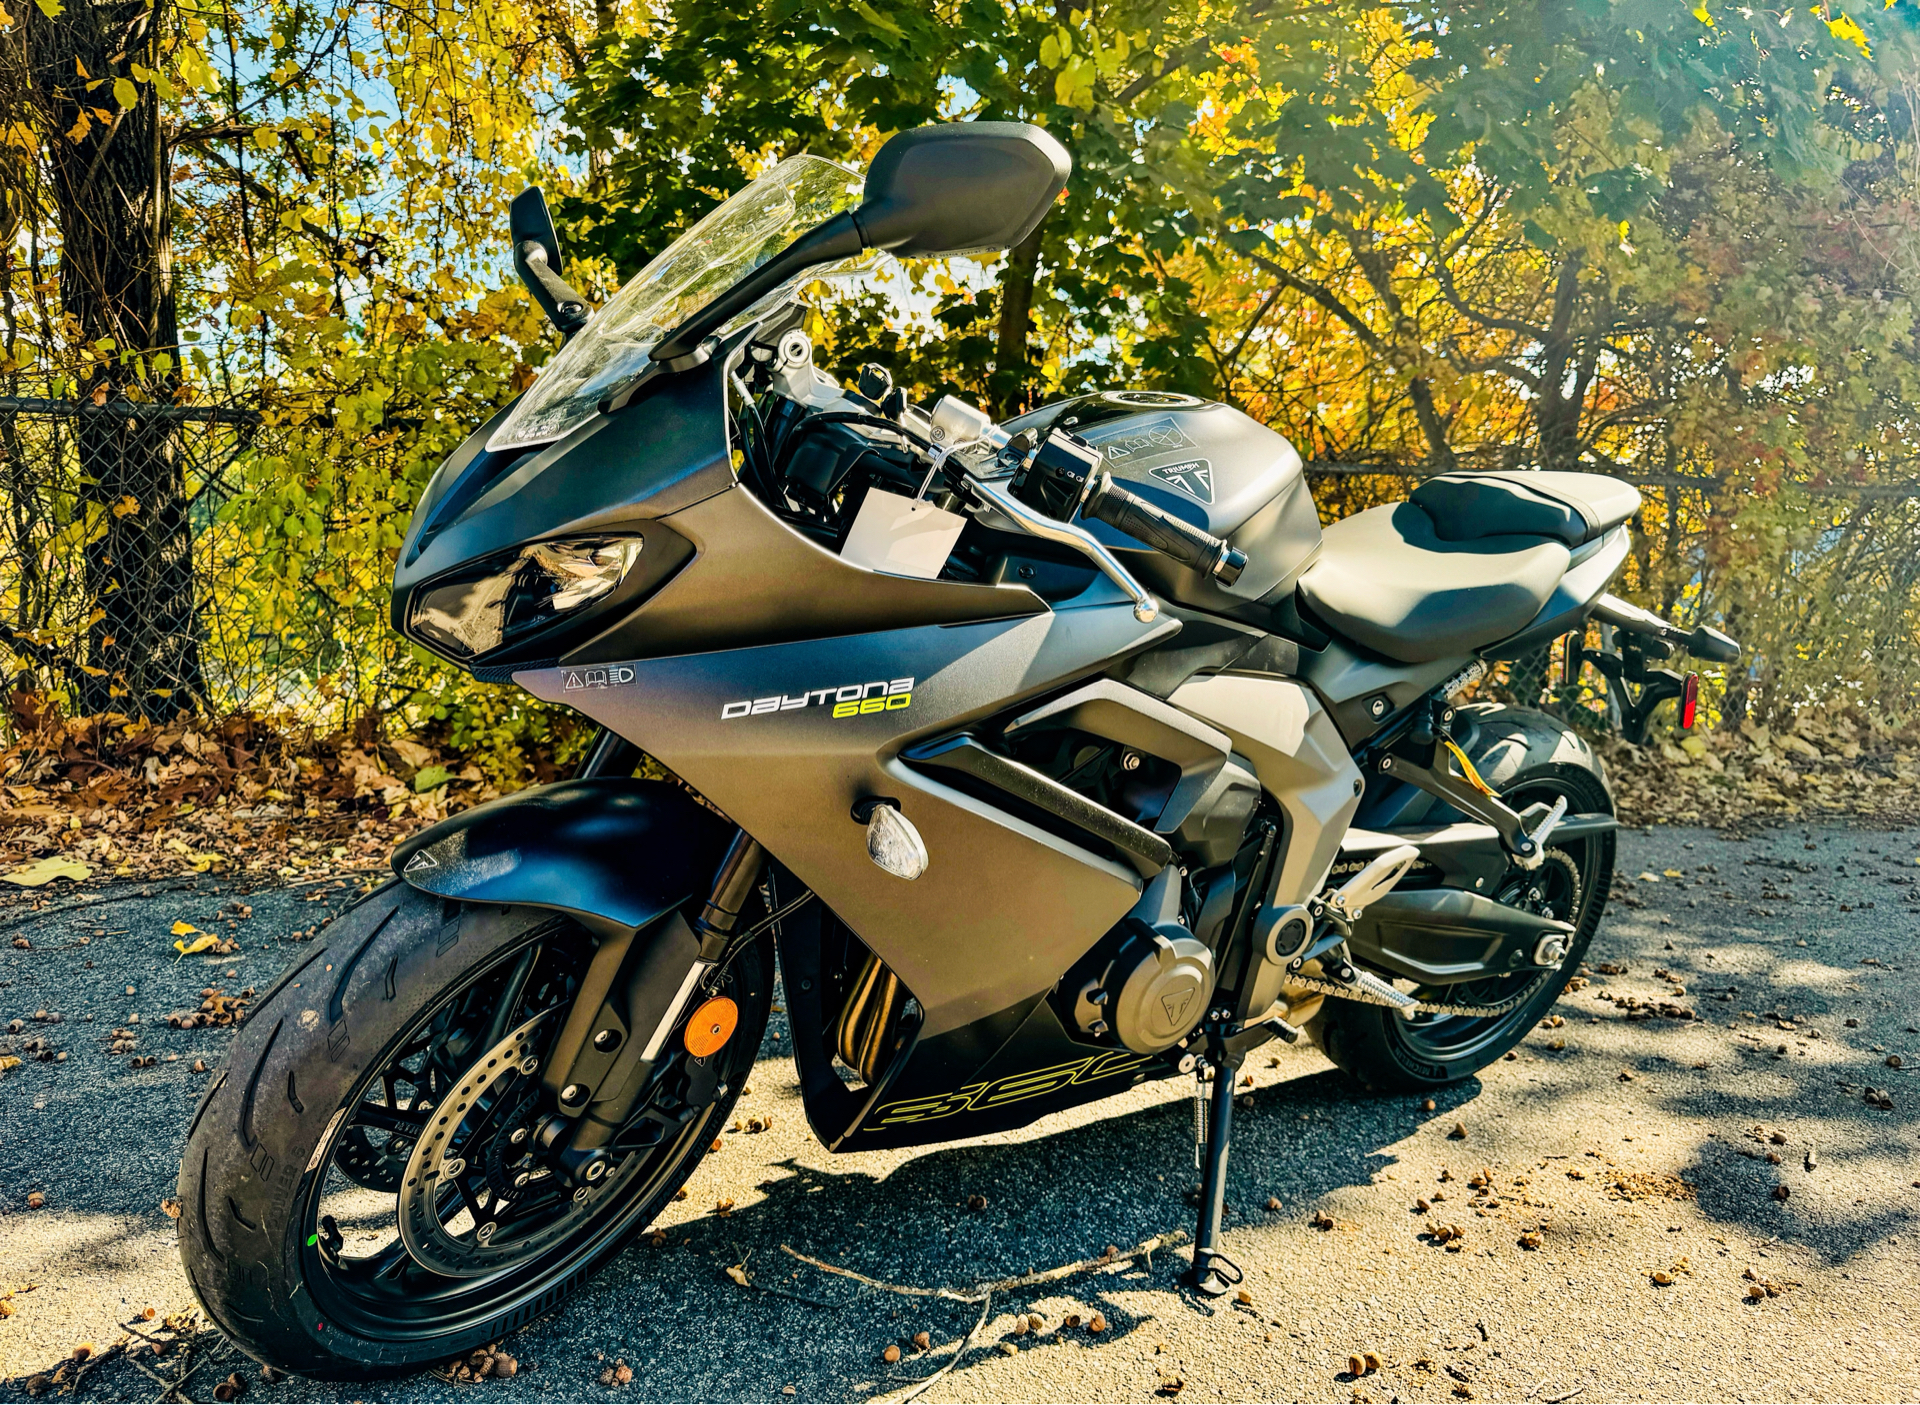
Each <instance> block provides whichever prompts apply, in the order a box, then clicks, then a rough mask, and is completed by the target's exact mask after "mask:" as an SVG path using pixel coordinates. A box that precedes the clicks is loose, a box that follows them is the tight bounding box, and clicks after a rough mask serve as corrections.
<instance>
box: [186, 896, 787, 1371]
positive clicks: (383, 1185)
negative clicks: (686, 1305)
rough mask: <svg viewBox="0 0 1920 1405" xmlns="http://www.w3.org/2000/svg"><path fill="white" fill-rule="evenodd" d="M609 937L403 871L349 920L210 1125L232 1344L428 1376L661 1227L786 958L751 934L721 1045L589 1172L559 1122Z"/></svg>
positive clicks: (205, 1121) (190, 1180)
mask: <svg viewBox="0 0 1920 1405" xmlns="http://www.w3.org/2000/svg"><path fill="white" fill-rule="evenodd" d="M641 940H645V935H644V934H643V935H642V937H641ZM593 952H594V940H593V937H592V936H591V935H590V934H589V933H588V932H587V931H586V929H585V928H583V927H581V926H580V925H579V924H577V923H575V922H573V921H571V920H569V919H566V918H564V917H559V916H556V915H555V914H553V913H549V912H543V911H538V910H534V909H529V908H517V907H500V906H491V907H475V906H467V905H462V904H457V903H450V902H446V901H443V900H442V899H439V898H434V897H430V896H428V895H426V894H423V893H419V892H417V891H415V890H414V889H412V888H409V887H406V886H404V885H402V884H398V883H395V884H390V885H388V886H387V887H386V888H384V889H381V890H380V891H379V892H377V893H375V894H374V895H373V896H371V897H370V898H368V899H367V900H366V901H364V902H362V903H361V904H359V905H358V906H357V907H355V908H354V909H352V910H351V911H350V912H348V913H346V914H345V915H343V916H342V917H341V918H340V920H339V921H337V922H335V923H334V924H333V925H332V926H331V927H330V928H328V930H327V933H326V938H325V940H324V942H316V943H315V950H314V951H312V952H311V953H310V954H308V955H306V956H305V957H304V958H302V959H301V960H300V961H299V962H298V963H297V964H296V966H295V967H294V968H293V969H292V970H291V971H290V972H289V973H288V974H287V976H286V977H284V978H283V979H282V981H281V983H280V985H279V986H277V987H276V988H275V989H274V990H273V991H272V992H270V993H269V995H268V996H267V998H266V999H264V1000H262V1001H261V1002H260V1003H259V1004H258V1005H257V1006H256V1008H255V1009H254V1010H253V1011H252V1012H251V1013H250V1015H249V1018H248V1020H247V1023H246V1025H245V1027H244V1028H243V1029H242V1030H241V1032H240V1035H239V1038H238V1039H237V1040H236V1041H235V1044H234V1049H233V1053H232V1055H231V1057H230V1059H229V1061H228V1063H227V1065H226V1067H225V1068H223V1069H222V1070H221V1072H220V1073H219V1074H218V1075H217V1076H216V1078H215V1081H214V1084H213V1086H212V1087H211V1088H209V1090H208V1092H207V1095H206V1096H205V1098H203V1099H202V1101H201V1105H200V1109H199V1111H198V1112H197V1113H196V1114H195V1117H194V1122H193V1126H192V1127H191V1129H190V1130H189V1132H188V1138H187V1149H186V1155H185V1159H184V1161H183V1164H182V1166H181V1171H180V1199H181V1202H182V1214H181V1217H180V1246H181V1255H182V1258H183V1260H184V1261H185V1264H186V1269H187V1275H188V1278H189V1280H190V1281H191V1283H192V1284H193V1287H194V1291H195V1293H196V1294H197V1295H198V1296H199V1298H200V1301H201V1303H202V1304H203V1305H204V1306H205V1307H206V1309H207V1312H208V1313H209V1315H210V1316H211V1317H212V1318H213V1319H214V1321H215V1322H217V1323H218V1324H219V1325H220V1327H221V1328H222V1330H224V1331H225V1332H226V1333H227V1335H228V1336H230V1337H232V1338H233V1339H234V1340H235V1341H237V1342H238V1343H239V1344H240V1345H241V1346H242V1347H243V1348H244V1349H245V1350H247V1351H248V1352H250V1353H251V1354H253V1355H254V1356H256V1357H258V1358H259V1359H261V1360H263V1361H267V1362H270V1363H272V1364H274V1365H276V1366H279V1367H282V1368H285V1369H287V1370H291V1371H296V1372H299V1373H300V1374H302V1375H306V1376H312V1377H316V1378H320V1379H327V1380H352V1379H365V1378H366V1377H368V1376H377V1375H392V1374H398V1373H400V1372H404V1371H408V1370H414V1369H418V1368H419V1367H421V1366H423V1365H427V1364H430V1363H433V1362H437V1361H445V1360H448V1359H450V1358H452V1357H456V1356H459V1355H462V1354H464V1353H465V1352H467V1351H470V1350H471V1349H473V1348H474V1347H476V1346H479V1345H483V1344H485V1343H488V1342H491V1341H495V1340H498V1339H499V1338H500V1337H502V1336H504V1335H506V1334H507V1333H508V1332H511V1331H513V1330H515V1329H516V1328H518V1327H520V1326H522V1325H524V1324H525V1323H526V1322H528V1321H530V1320H532V1319H533V1318H534V1317H535V1316H536V1315H538V1314H541V1313H544V1312H547V1311H549V1310H551V1308H552V1307H553V1306H554V1304H555V1303H556V1302H557V1301H558V1300H559V1299H560V1298H561V1297H563V1296H564V1295H565V1294H567V1293H568V1292H570V1291H572V1290H573V1289H574V1288H576V1287H578V1286H579V1285H580V1284H581V1283H582V1282H584V1281H585V1280H586V1278H587V1277H588V1276H589V1275H591V1274H592V1273H593V1272H594V1271H595V1270H596V1269H597V1268H599V1267H600V1266H601V1265H602V1264H604V1263H605V1262H606V1261H607V1260H608V1259H609V1258H611V1257H612V1256H613V1255H614V1254H616V1253H617V1252H619V1250H620V1249H621V1248H622V1247H623V1246H624V1245H625V1244H626V1243H627V1242H628V1241H629V1240H630V1239H632V1237H633V1236H634V1235H636V1234H637V1233H639V1232H640V1231H641V1230H642V1229H644V1228H645V1227H646V1226H647V1224H648V1223H649V1222H651V1220H652V1219H653V1218H654V1216H656V1215H657V1214H658V1213H659V1212H660V1210H661V1209H662V1207H664V1206H665V1205H666V1204H667V1202H668V1201H669V1200H670V1199H671V1198H672V1196H673V1194H674V1192H675V1191H677V1190H678V1189H679V1187H680V1185H681V1184H682V1183H683V1182H684V1181H685V1180H686V1179H687V1177H688V1176H689V1175H690V1174H691V1173H692V1171H693V1168H694V1167H695V1166H696V1165H697V1164H698V1163H699V1161H700V1158H701V1156H702V1155H703V1154H704V1153H705V1151H706V1149H707V1147H708V1146H710V1145H711V1143H712V1141H713V1138H714V1136H715V1134H716V1132H717V1129H718V1128H719V1127H720V1126H721V1125H723V1124H724V1122H725V1119H726V1116H727V1114H728V1111H729V1110H730V1109H731V1107H732V1106H733V1103H734V1101H735V1099H736V1098H737V1097H738V1095H739V1088H740V1086H741V1084H742V1082H743V1081H744V1080H745V1077H746V1075H747V1074H748V1073H749V1072H750V1071H751V1069H752V1065H753V1060H754V1056H755V1054H756V1052H757V1050H758V1048H759V1043H760V1039H761V1035H762V1033H763V1031H764V1030H765V1027H766V1019H767V1013H768V1009H769V1005H770V1002H771V995H772V978H773V968H772V951H771V947H770V944H769V943H767V942H766V941H765V940H764V939H763V940H762V941H760V942H758V943H756V944H754V945H753V946H750V947H749V948H748V949H747V950H746V951H744V952H743V953H741V954H740V955H739V956H738V957H737V958H736V959H735V960H734V961H733V962H732V964H731V965H730V966H729V967H728V968H727V971H726V972H725V974H724V976H722V977H721V979H720V981H719V983H718V984H717V985H716V986H715V988H714V990H713V991H712V993H713V994H715V995H724V996H726V997H728V998H730V999H732V1000H733V1001H734V1002H735V1005H736V1007H737V1008H738V1012H739V1014H738V1024H737V1026H736V1027H735V1029H734V1031H733V1033H732V1036H731V1038H729V1039H728V1040H727V1042H726V1043H725V1045H724V1046H723V1047H722V1048H721V1049H720V1050H719V1051H718V1052H717V1053H714V1054H712V1055H711V1056H710V1057H708V1058H705V1059H695V1058H694V1057H693V1056H692V1055H691V1054H690V1053H689V1052H688V1050H687V1048H686V1043H685V1041H684V1040H682V1039H681V1038H680V1037H679V1032H678V1031H675V1035H674V1037H673V1038H671V1039H669V1041H668V1043H667V1045H666V1049H667V1051H668V1052H667V1053H664V1054H663V1055H662V1056H661V1058H660V1059H659V1060H658V1063H657V1065H656V1067H655V1069H654V1070H653V1073H652V1075H651V1078H650V1081H649V1083H648V1084H647V1091H646V1092H645V1093H643V1095H642V1096H641V1098H640V1100H639V1102H638V1103H636V1104H635V1108H634V1113H633V1115H632V1116H631V1117H630V1118H629V1119H628V1121H627V1124H626V1126H625V1127H624V1128H623V1129H622V1131H621V1133H620V1135H619V1136H618V1137H616V1138H615V1141H614V1143H613V1148H612V1151H613V1156H612V1159H611V1161H610V1162H609V1163H602V1164H601V1165H600V1166H598V1167H597V1168H596V1170H595V1172H594V1173H593V1179H592V1180H591V1182H590V1183H588V1182H586V1181H585V1180H584V1178H576V1177H570V1176H569V1175H568V1174H567V1172H566V1168H564V1167H563V1166H560V1165H558V1164H549V1162H548V1161H547V1160H545V1159H543V1157H542V1155H541V1154H540V1152H539V1140H540V1138H539V1135H538V1133H539V1131H540V1129H541V1127H542V1124H543V1120H544V1119H548V1118H551V1117H553V1116H554V1115H555V1114H556V1112H557V1108H556V1107H555V1106H554V1105H553V1097H552V1094H551V1093H550V1092H549V1091H547V1090H546V1088H545V1086H544V1083H543V1078H542V1074H543V1073H544V1072H545V1066H546V1062H547V1054H548V1052H549V1050H551V1048H552V1047H553V1044H554V1041H555V1040H556V1039H557V1038H558V1036H559V1034H560V1031H561V1027H562V1025H564V1024H565V1022H566V1019H567V1012H568V1010H569V1008H570V1007H571V1005H572V1001H573V996H574V993H575V992H576V991H577V990H578V989H579V985H580V982H581V979H582V977H583V976H584V974H585V972H586V969H587V965H588V962H589V961H590V960H591V958H592V955H593Z"/></svg>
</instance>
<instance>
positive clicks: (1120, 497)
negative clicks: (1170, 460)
mask: <svg viewBox="0 0 1920 1405" xmlns="http://www.w3.org/2000/svg"><path fill="white" fill-rule="evenodd" d="M1006 452H1007V454H1008V456H1010V457H1011V458H1012V459H1013V460H1014V462H1015V465H1016V468H1015V473H1014V480H1013V492H1014V495H1015V496H1016V497H1019V498H1021V499H1023V500H1024V501H1026V502H1027V503H1028V504H1030V505H1031V506H1033V507H1037V508H1039V509H1040V510H1041V511H1043V512H1045V513H1047V514H1048V515H1050V516H1052V517H1056V518H1058V519H1060V520H1061V521H1062V522H1067V521H1071V520H1072V519H1073V516H1074V514H1075V513H1076V512H1077V513H1079V514H1080V515H1082V516H1084V517H1092V518H1096V519H1097V520H1099V521H1101V522H1105V523H1106V524H1107V525H1109V526H1111V527H1116V528H1118V529H1119V530H1120V531H1122V532H1125V533H1126V534H1127V535H1128V536H1130V537H1132V538H1134V539H1135V540H1136V541H1140V542H1144V543H1146V545H1148V546H1150V547H1152V548H1153V549H1154V550H1155V551H1158V552H1161V553H1163V554H1165V555H1167V556H1170V557H1172V558H1173V559H1174V560H1175V561H1178V562H1179V563H1180V564H1181V565H1183V566H1186V567H1188V568H1189V569H1191V570H1195V571H1199V572H1201V573H1202V574H1204V575H1208V576H1211V577H1213V578H1214V579H1215V580H1217V581H1219V582H1220V583H1221V584H1222V585H1232V584H1233V583H1234V582H1235V581H1237V580H1238V579H1240V573H1241V572H1242V571H1243V570H1245V569H1246V565H1247V558H1246V554H1245V553H1244V552H1241V551H1238V550H1236V549H1234V548H1233V547H1232V546H1230V545H1228V544H1227V543H1226V542H1225V541H1222V540H1221V539H1220V538H1219V537H1216V536H1214V535H1213V534H1212V533H1211V532H1208V531H1205V530H1203V529H1202V528H1199V527H1196V526H1194V525H1193V524H1192V523H1190V522H1187V521H1185V520H1183V519H1181V518H1179V517H1176V516H1174V514H1173V513H1171V512H1168V511H1167V510H1166V509H1165V508H1162V507H1158V506H1156V505H1155V504H1153V503H1151V502H1149V501H1147V499H1145V498H1143V497H1141V496H1140V495H1139V494H1137V493H1134V492H1131V491H1129V490H1128V489H1126V488H1123V487H1121V486H1120V485H1119V484H1118V483H1116V482H1115V481H1114V479H1113V475H1112V474H1110V473H1108V472H1107V470H1106V466H1105V459H1104V457H1103V456H1102V455H1101V453H1100V451H1099V450H1098V449H1096V448H1094V447H1093V445H1091V444H1089V443H1087V442H1086V440H1084V439H1081V438H1079V437H1077V436H1075V435H1071V434H1066V433H1064V432H1062V431H1060V430H1057V429H1056V430H1052V431H1049V432H1048V433H1047V434H1046V435H1045V436H1044V437H1042V436H1039V435H1036V434H1035V433H1034V432H1033V431H1032V430H1023V431H1021V433H1019V434H1017V435H1015V436H1014V437H1013V438H1012V439H1011V440H1010V441H1008V444H1007V449H1006Z"/></svg>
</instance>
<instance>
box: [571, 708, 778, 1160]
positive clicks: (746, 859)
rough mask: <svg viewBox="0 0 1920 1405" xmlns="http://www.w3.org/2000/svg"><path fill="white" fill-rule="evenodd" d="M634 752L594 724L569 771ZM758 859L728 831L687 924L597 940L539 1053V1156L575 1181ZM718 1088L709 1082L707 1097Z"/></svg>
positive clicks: (632, 1097) (717, 943)
mask: <svg viewBox="0 0 1920 1405" xmlns="http://www.w3.org/2000/svg"><path fill="white" fill-rule="evenodd" d="M640 754H641V753H640V749H639V748H638V747H637V746H635V745H634V744H633V743H632V742H629V741H627V740H626V739H624V738H623V737H620V736H618V735H617V734H615V733H613V732H611V731H609V730H607V729H606V728H604V727H603V728H601V729H600V731H599V733H598V734H597V735H596V736H595V737H594V740H593V742H592V743H591V744H590V745H589V746H588V748H587V753H586V755H585V757H583V758H582V760H581V763H580V765H579V767H578V768H577V770H576V772H575V774H576V775H577V776H579V777H581V778H587V777H595V776H609V775H626V774H628V773H630V772H631V771H632V770H633V768H634V766H635V765H636V764H637V763H638V761H639V759H640ZM765 863H766V852H765V850H763V849H762V848H761V847H760V844H759V842H758V841H756V840H755V839H753V838H752V837H751V836H749V835H748V834H747V833H746V831H745V830H736V831H735V832H734V837H733V842H732V843H731V844H730V845H728V847H727V852H726V855H725V857H723V858H722V859H721V861H720V866H719V868H718V869H717V870H716V871H715V873H714V876H713V880H712V882H711V883H710V884H709V886H708V889H707V896H706V900H705V902H704V903H702V905H701V908H700V912H699V914H698V915H697V916H696V917H695V918H694V919H693V921H692V922H691V923H689V922H688V921H686V919H685V918H683V917H682V916H681V915H680V914H678V913H674V914H671V915H670V916H668V917H667V918H665V919H664V920H663V924H662V926H661V930H659V931H658V932H656V933H655V934H654V935H653V938H652V940H650V941H649V942H647V943H646V944H645V945H644V946H642V947H641V948H640V949H639V950H635V947H636V944H637V942H638V935H639V934H637V933H628V934H625V935H623V936H613V937H607V938H603V939H602V941H601V945H600V948H599V950H598V951H597V952H596V953H595V956H594V959H593V961H592V963H591V964H590V965H589V966H588V968H587V973H586V975H585V977H584V978H583V979H582V981H581V985H580V988H579V990H578V991H576V992H575V994H574V1000H573V1008H572V1010H571V1012H570V1014H569V1016H568V1019H567V1022H566V1024H565V1026H564V1027H563V1028H562V1030H561V1033H560V1038H559V1040H558V1041H557V1042H556V1044H555V1046H554V1050H553V1053H552V1055H551V1057H550V1058H549V1060H548V1065H547V1070H548V1071H547V1074H546V1080H545V1081H546V1083H547V1086H548V1088H549V1089H550V1090H551V1091H552V1092H553V1093H554V1095H555V1099H556V1101H557V1103H558V1105H559V1112H558V1113H557V1114H554V1115H551V1116H549V1117H548V1118H546V1119H545V1120H544V1121H543V1123H542V1124H541V1127H540V1130H539V1133H538V1141H539V1145H540V1148H541V1150H542V1152H543V1153H544V1154H545V1156H546V1157H547V1160H548V1162H549V1164H551V1165H552V1166H554V1168H555V1169H556V1170H559V1171H562V1172H563V1173H564V1174H566V1175H567V1176H568V1177H570V1178H571V1179H572V1180H573V1181H574V1182H575V1183H576V1184H583V1185H585V1184H591V1183H592V1182H594V1181H596V1180H598V1179H599V1178H600V1177H602V1176H604V1175H605V1174H606V1172H607V1170H608V1169H609V1168H610V1166H611V1164H612V1152H611V1146H612V1143H613V1141H614V1138H615V1137H617V1136H618V1135H619V1134H620V1132H621V1131H622V1129H623V1128H625V1126H626V1124H627V1121H628V1119H629V1118H630V1117H631V1116H632V1114H633V1110H634V1107H635V1105H636V1104H637V1103H638V1102H639V1101H640V1100H641V1098H642V1097H643V1096H645V1095H647V1094H648V1093H649V1091H650V1089H651V1085H652V1083H653V1072H654V1070H655V1068H656V1067H658V1065H659V1062H660V1059H661V1058H662V1056H663V1055H664V1054H665V1053H666V1048H667V1042H668V1040H669V1039H671V1038H672V1035H673V1031H674V1029H675V1027H676V1026H677V1024H678V1023H679V1021H680V1020H681V1018H682V1017H683V1016H684V1015H685V1014H686V1012H687V1010H688V1008H689V1007H690V1006H691V1005H692V1003H693V1002H694V1001H695V1000H697V999H698V998H699V996H700V993H701V990H702V988H703V987H704V985H705V984H706V982H707V980H708V978H709V977H710V976H711V975H712V974H713V973H714V972H715V971H717V970H719V969H720V968H721V967H722V966H723V965H724V963H725V961H726V960H727V959H728V958H729V957H730V956H731V955H732V954H733V952H732V950H731V948H732V945H733V937H734V933H735V929H736V928H737V927H738V925H739V920H740V913H741V911H742V910H743V909H744V908H745V907H746V905H747V901H748V899H749V898H750V897H751V896H752V894H753V890H754V889H755V887H757V886H758V884H759V882H760V875H761V871H762V869H763V868H764V867H765ZM636 986H644V987H648V988H651V990H666V989H670V990H671V991H672V994H671V995H670V996H669V997H668V998H667V999H666V1001H665V1002H664V1003H662V1002H660V1000H659V998H658V996H657V995H656V996H655V997H654V998H653V999H652V1000H649V999H647V998H646V997H647V995H648V994H649V993H650V992H649V990H641V989H636V988H635V987H636ZM590 1012H591V1013H590ZM636 1017H639V1018H636ZM636 1043H637V1044H638V1048H637V1049H636V1048H633V1047H632V1046H633V1045H634V1044H636ZM623 1055H624V1056H623ZM713 1056H714V1057H717V1053H716V1054H715V1055H713ZM725 1091H726V1090H725V1089H724V1088H718V1089H716V1090H715V1091H714V1096H716V1097H718V1096H724V1095H725Z"/></svg>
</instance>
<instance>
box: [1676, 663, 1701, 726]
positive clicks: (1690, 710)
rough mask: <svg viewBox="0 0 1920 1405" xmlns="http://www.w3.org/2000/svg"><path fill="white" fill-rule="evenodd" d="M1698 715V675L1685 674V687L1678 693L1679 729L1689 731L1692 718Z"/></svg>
mask: <svg viewBox="0 0 1920 1405" xmlns="http://www.w3.org/2000/svg"><path fill="white" fill-rule="evenodd" d="M1699 715H1700V675H1699V674H1697V673H1689V674H1688V675H1687V685H1686V689H1685V690H1684V691H1683V692H1682V693H1681V694H1680V730H1681V731H1683V732H1691V731H1692V730H1693V720H1694V718H1696V717H1698V716H1699Z"/></svg>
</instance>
